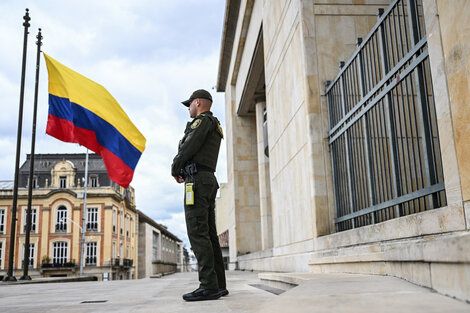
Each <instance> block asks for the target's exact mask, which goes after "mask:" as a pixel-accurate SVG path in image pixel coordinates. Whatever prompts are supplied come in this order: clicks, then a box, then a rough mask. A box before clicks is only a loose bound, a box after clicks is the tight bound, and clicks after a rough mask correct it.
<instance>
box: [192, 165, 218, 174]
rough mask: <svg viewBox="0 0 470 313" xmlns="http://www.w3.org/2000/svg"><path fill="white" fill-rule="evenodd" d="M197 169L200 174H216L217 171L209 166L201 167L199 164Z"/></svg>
mask: <svg viewBox="0 0 470 313" xmlns="http://www.w3.org/2000/svg"><path fill="white" fill-rule="evenodd" d="M196 168H197V171H198V172H210V173H214V172H215V170H214V169H212V168H210V167H208V166H204V165H199V164H196Z"/></svg>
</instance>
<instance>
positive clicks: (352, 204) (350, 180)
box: [340, 62, 356, 228]
mask: <svg viewBox="0 0 470 313" xmlns="http://www.w3.org/2000/svg"><path fill="white" fill-rule="evenodd" d="M340 66H341V67H342V66H344V62H341V65H340ZM340 86H341V87H340V90H341V95H342V97H341V103H342V106H341V107H342V108H343V110H346V102H345V101H346V99H345V97H346V95H345V88H344V76H343V77H342V79H341V80H340ZM344 139H345V151H346V167H347V172H348V173H347V174H348V183H349V186H348V187H349V188H348V189H349V211H350V212H351V213H352V212H354V207H355V206H356V205H355V200H354V192H353V184H354V182H353V173H351V170H352V166H351V157H350V147H349V142H350V138H349V131H346V132H345V138H344ZM352 224H353V228H354V224H355V223H354V221H352Z"/></svg>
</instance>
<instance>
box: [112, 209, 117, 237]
mask: <svg viewBox="0 0 470 313" xmlns="http://www.w3.org/2000/svg"><path fill="white" fill-rule="evenodd" d="M116 224H117V212H116V210H113V233H116Z"/></svg>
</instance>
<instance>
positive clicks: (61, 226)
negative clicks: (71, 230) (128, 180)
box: [55, 206, 67, 233]
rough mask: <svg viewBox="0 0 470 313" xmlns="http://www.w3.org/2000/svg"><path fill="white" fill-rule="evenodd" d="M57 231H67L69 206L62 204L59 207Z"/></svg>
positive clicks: (56, 223)
mask: <svg viewBox="0 0 470 313" xmlns="http://www.w3.org/2000/svg"><path fill="white" fill-rule="evenodd" d="M55 231H56V233H66V232H67V208H66V207H65V206H60V207H59V208H58V209H57V214H56V222H55Z"/></svg>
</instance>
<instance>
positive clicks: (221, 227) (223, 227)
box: [215, 183, 230, 269]
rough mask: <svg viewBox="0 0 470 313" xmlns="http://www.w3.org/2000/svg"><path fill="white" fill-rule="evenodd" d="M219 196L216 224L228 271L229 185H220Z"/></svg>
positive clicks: (216, 200) (216, 206)
mask: <svg viewBox="0 0 470 313" xmlns="http://www.w3.org/2000/svg"><path fill="white" fill-rule="evenodd" d="M219 190H220V193H219V196H218V197H217V198H216V199H215V224H216V228H217V236H219V245H220V249H221V251H222V257H223V259H224V264H225V269H228V264H229V263H230V250H229V232H228V228H229V224H230V223H229V217H228V211H227V210H226V208H227V206H228V203H227V202H226V201H227V200H228V199H229V197H228V196H227V194H226V193H227V184H223V183H221V184H220V189H219Z"/></svg>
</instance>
